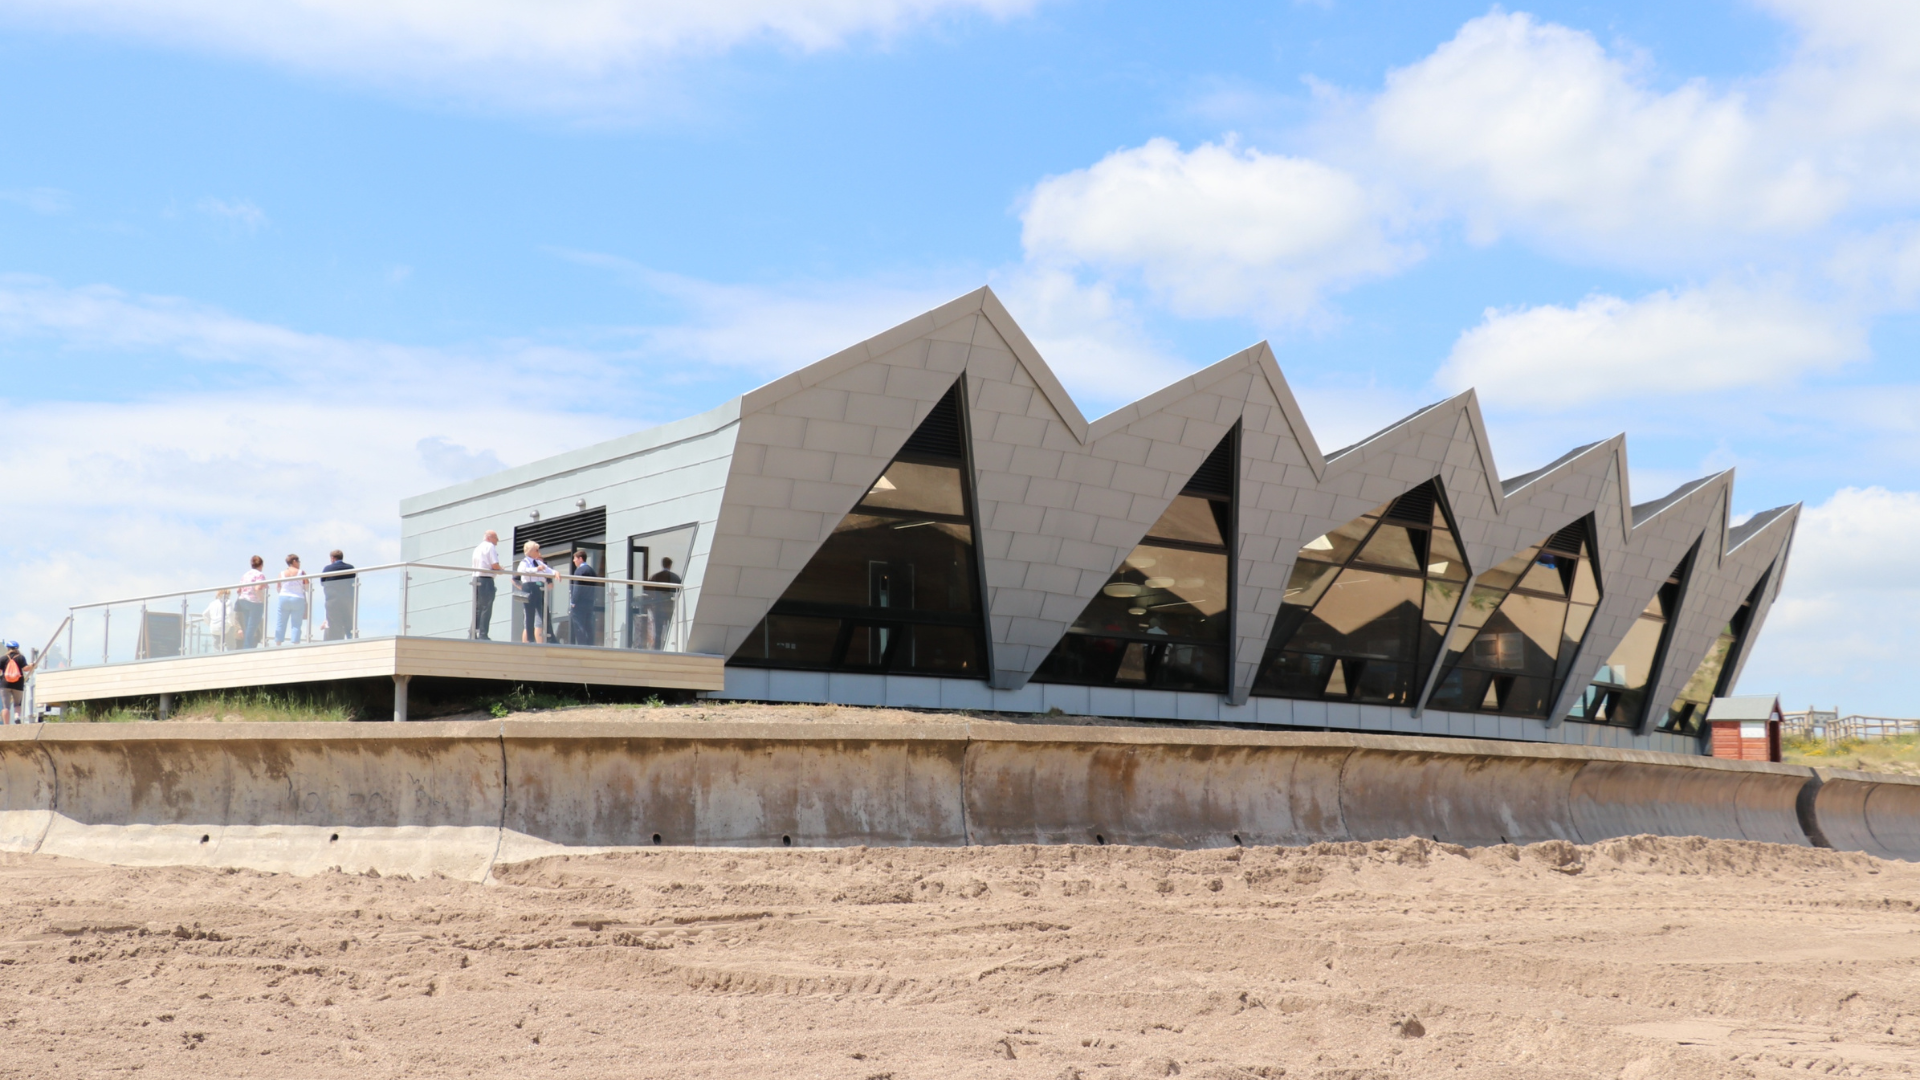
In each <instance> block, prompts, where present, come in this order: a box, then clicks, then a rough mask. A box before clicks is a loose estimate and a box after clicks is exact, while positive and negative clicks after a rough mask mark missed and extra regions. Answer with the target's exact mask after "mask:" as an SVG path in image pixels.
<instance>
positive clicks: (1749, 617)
mask: <svg viewBox="0 0 1920 1080" xmlns="http://www.w3.org/2000/svg"><path fill="white" fill-rule="evenodd" d="M1772 576H1773V568H1772V567H1768V568H1767V572H1766V573H1764V574H1761V575H1760V582H1759V584H1757V585H1755V586H1754V587H1753V591H1752V592H1750V593H1748V594H1747V598H1746V599H1745V600H1744V601H1742V602H1741V604H1740V610H1738V611H1736V612H1734V613H1733V618H1732V619H1730V620H1729V621H1728V622H1727V624H1726V626H1724V627H1722V628H1721V630H1720V633H1719V636H1717V637H1715V638H1714V639H1713V645H1712V647H1710V648H1709V649H1707V655H1706V656H1705V658H1703V659H1702V660H1701V661H1700V666H1699V667H1697V668H1695V669H1694V671H1693V677H1692V678H1690V679H1688V680H1687V685H1685V686H1683V687H1681V688H1680V694H1679V696H1678V697H1677V698H1675V699H1674V702H1673V704H1672V705H1671V706H1670V707H1669V708H1668V709H1667V715H1666V717H1665V719H1663V720H1661V721H1660V730H1661V731H1671V732H1674V733H1675V734H1679V735H1698V734H1700V731H1701V729H1702V727H1703V725H1704V724H1705V722H1706V719H1707V706H1708V705H1711V704H1712V703H1713V699H1714V698H1716V697H1721V696H1724V695H1725V694H1726V693H1727V692H1728V691H1730V690H1732V689H1733V687H1732V685H1730V684H1731V683H1732V681H1733V671H1734V668H1736V667H1738V666H1739V662H1740V650H1741V648H1742V647H1743V646H1744V645H1745V644H1746V640H1747V627H1748V625H1749V624H1751V622H1752V621H1753V609H1754V606H1755V605H1757V604H1758V603H1759V602H1760V596H1761V594H1762V592H1764V591H1765V590H1766V587H1767V579H1768V578H1771V577H1772Z"/></svg>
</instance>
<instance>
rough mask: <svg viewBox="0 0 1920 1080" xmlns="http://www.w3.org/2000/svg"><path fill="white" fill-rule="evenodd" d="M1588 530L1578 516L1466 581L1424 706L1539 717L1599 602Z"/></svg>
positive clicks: (1587, 522) (1550, 701) (1562, 678)
mask: <svg viewBox="0 0 1920 1080" xmlns="http://www.w3.org/2000/svg"><path fill="white" fill-rule="evenodd" d="M1592 532H1593V526H1592V521H1591V519H1589V518H1582V519H1580V520H1579V521H1576V522H1574V523H1573V524H1571V525H1569V526H1567V527H1566V528H1564V529H1561V530H1560V531H1559V532H1557V533H1554V534H1553V535H1552V536H1549V537H1547V538H1546V539H1545V540H1542V541H1540V542H1539V543H1538V544H1535V545H1533V546H1532V547H1530V548H1528V549H1527V550H1525V551H1523V552H1521V553H1520V554H1518V555H1515V556H1514V557H1513V558H1511V559H1508V560H1507V561H1506V562H1503V563H1501V564H1500V565H1499V566H1496V567H1494V568H1493V569H1491V570H1489V571H1487V572H1486V573H1484V574H1482V575H1480V577H1479V578H1478V579H1477V580H1476V581H1474V583H1473V593H1472V594H1471V595H1470V596H1469V597H1468V598H1467V604H1466V606H1465V607H1464V608H1462V609H1461V611H1460V619H1459V621H1458V623H1456V624H1455V627H1454V632H1453V636H1452V638H1451V639H1449V641H1448V648H1447V661H1446V662H1447V672H1446V674H1445V675H1443V676H1442V677H1441V679H1440V683H1439V685H1438V686H1436V687H1434V691H1433V696H1432V698H1431V699H1429V702H1428V704H1430V705H1431V706H1432V707H1434V708H1436V709H1446V710H1449V711H1453V712H1489V713H1500V714H1502V715H1506V716H1536V717H1545V716H1546V715H1547V712H1548V710H1550V709H1552V708H1553V699H1554V697H1555V696H1556V695H1557V694H1558V693H1559V690H1560V686H1561V684H1562V683H1563V682H1564V681H1565V680H1566V677H1567V672H1568V670H1569V669H1570V668H1571V667H1572V666H1573V659H1574V656H1575V654H1576V653H1578V652H1579V650H1580V641H1581V639H1582V638H1584V637H1585V636H1586V633H1587V625H1588V624H1589V623H1591V622H1592V621H1593V609H1594V607H1595V606H1596V605H1597V604H1599V603H1600V575H1599V564H1598V562H1597V560H1596V559H1595V557H1594V545H1593V536H1592Z"/></svg>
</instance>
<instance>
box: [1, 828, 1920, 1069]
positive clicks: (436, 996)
mask: <svg viewBox="0 0 1920 1080" xmlns="http://www.w3.org/2000/svg"><path fill="white" fill-rule="evenodd" d="M498 877H499V879H500V880H499V882H498V883H497V884H492V885H472V884H467V883H461V882H453V881H446V880H422V881H412V880H405V879H396V878H384V879H383V878H376V877H357V876H349V875H344V874H337V873H336V874H328V875H322V876H319V877H314V878H305V879H300V878H291V877H284V876H273V875H267V874H258V873H252V872H245V871H218V870H197V869H144V870H142V869H118V868H108V867H100V866H94V865H91V864H85V863H76V862H70V861H62V860H55V859H50V858H41V857H29V856H8V857H5V859H4V862H0V896H4V897H5V903H4V904H0V927H3V928H4V929H3V930H0V996H3V999H4V1018H0V1025H3V1029H4V1031H5V1032H6V1038H5V1048H6V1052H5V1053H3V1054H0V1075H4V1076H33V1077H47V1076H106V1075H125V1074H127V1073H130V1072H133V1071H136V1070H137V1071H138V1074H139V1075H140V1076H143V1077H152V1076H193V1077H241V1076H244V1077H266V1076H302V1077H313V1076H343V1077H344V1076H355V1077H366V1076H467V1075H472V1076H514V1077H520V1076H547V1075H566V1076H579V1077H616V1076H618V1077H635V1076H643V1077H823V1078H826V1077H831V1078H849V1080H874V1078H882V1077H890V1078H893V1080H908V1078H919V1077H927V1078H934V1077H1038V1078H1045V1080H1056V1078H1072V1077H1083V1078H1087V1080H1098V1078H1108V1077H1113V1078H1123V1077H1164V1076H1174V1075H1179V1076H1183V1077H1215V1078H1250V1077H1267V1078H1272V1077H1279V1076H1287V1077H1294V1078H1310V1080H1361V1078H1375V1077H1379V1078H1387V1077H1402V1076H1405V1077H1427V1076H1445V1077H1463V1078H1476V1077H1515V1078H1518V1077H1627V1078H1652V1077H1662V1078H1666V1077H1683V1078H1684V1077H1727V1076H1734V1077H1739V1076H1757V1077H1768V1076H1787V1075H1794V1076H1804V1075H1807V1074H1808V1073H1809V1072H1811V1073H1813V1074H1824V1075H1854V1076H1907V1075H1913V1074H1915V1073H1917V1072H1920V1042H1917V1040H1920V978H1916V973H1917V972H1920V867H1915V866H1912V865H1909V864H1904V863H1888V862H1882V861H1879V860H1875V859H1872V858H1869V857H1866V856H1862V855H1852V854H1837V853H1833V852H1825V851H1810V850H1801V849H1791V848H1784V847H1774V846H1770V845H1764V844H1749V843H1735V842H1723V841H1704V840H1690V839H1656V838H1651V837H1640V838H1633V839H1627V840H1618V841H1610V842H1607V843H1602V844H1597V845H1594V846H1593V847H1590V848H1583V847H1576V846H1574V845H1570V844H1563V843H1551V844H1539V845H1534V846H1532V847H1527V848H1513V847H1506V848H1488V849H1479V850H1474V851H1466V850H1463V849H1460V848H1454V847H1449V846H1446V845H1439V844H1433V843H1430V842H1427V841H1421V840H1405V841H1395V842H1385V843H1373V844H1332V845H1319V846H1316V847H1313V848H1306V849H1280V850H1275V849H1270V848H1269V849H1259V850H1246V851H1240V850H1226V851H1206V852H1175V851H1164V850H1155V849H1142V848H1117V847H1107V848H1099V847H1095V848H1084V847H1054V848H1026V847H1008V848H974V849H966V850H939V849H924V848H923V849H878V848H875V849H847V850H832V851H758V850H752V851H747V850H733V851H721V850H700V851H693V850H675V849H665V850H661V851H654V852H643V853H635V854H618V855H601V856H571V857H562V858H555V859H545V860H540V861H536V862H532V863H523V864H518V865H513V866H507V867H503V868H501V869H500V870H499V872H498Z"/></svg>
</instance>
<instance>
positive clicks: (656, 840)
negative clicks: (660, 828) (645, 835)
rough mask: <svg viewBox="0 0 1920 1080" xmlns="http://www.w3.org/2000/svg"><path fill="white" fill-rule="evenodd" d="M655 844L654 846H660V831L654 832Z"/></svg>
mask: <svg viewBox="0 0 1920 1080" xmlns="http://www.w3.org/2000/svg"><path fill="white" fill-rule="evenodd" d="M653 846H654V847H659V846H660V834H659V833H654V834H653Z"/></svg>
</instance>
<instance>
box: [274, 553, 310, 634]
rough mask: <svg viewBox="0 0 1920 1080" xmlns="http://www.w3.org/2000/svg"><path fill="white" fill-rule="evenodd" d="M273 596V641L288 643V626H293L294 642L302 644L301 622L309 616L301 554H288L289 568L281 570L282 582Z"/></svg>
mask: <svg viewBox="0 0 1920 1080" xmlns="http://www.w3.org/2000/svg"><path fill="white" fill-rule="evenodd" d="M275 592H276V595H275V596H274V598H273V603H274V607H273V643H274V644H275V645H285V644H286V643H287V627H288V626H289V625H291V626H292V627H293V643H294V644H295V645H298V644H300V624H301V623H302V622H303V621H305V619H306V617H307V579H306V578H303V577H301V576H300V556H298V555H289V556H287V568H286V569H285V570H282V571H280V582H279V585H278V586H277V587H276V589H275Z"/></svg>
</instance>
